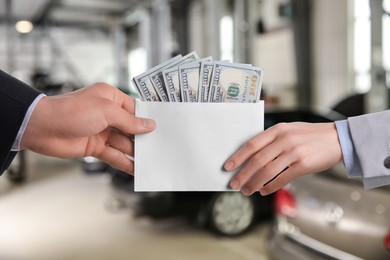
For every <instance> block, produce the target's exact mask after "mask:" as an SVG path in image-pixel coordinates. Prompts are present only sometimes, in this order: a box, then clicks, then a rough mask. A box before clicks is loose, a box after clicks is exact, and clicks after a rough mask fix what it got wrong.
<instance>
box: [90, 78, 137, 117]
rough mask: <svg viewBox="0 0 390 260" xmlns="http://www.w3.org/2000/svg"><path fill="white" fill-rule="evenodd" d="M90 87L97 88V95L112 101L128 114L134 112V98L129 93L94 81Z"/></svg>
mask: <svg viewBox="0 0 390 260" xmlns="http://www.w3.org/2000/svg"><path fill="white" fill-rule="evenodd" d="M92 87H95V88H96V89H97V92H98V96H100V97H103V98H106V99H109V100H111V101H114V102H115V103H117V104H119V105H120V106H121V107H122V108H123V109H125V110H126V111H127V112H129V113H130V114H134V112H135V100H134V99H133V98H132V97H130V96H129V95H127V94H125V93H123V92H122V91H121V90H119V89H118V88H116V87H113V86H111V85H108V84H106V83H96V84H94V85H93V86H92Z"/></svg>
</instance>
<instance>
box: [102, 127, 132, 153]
mask: <svg viewBox="0 0 390 260" xmlns="http://www.w3.org/2000/svg"><path fill="white" fill-rule="evenodd" d="M107 143H108V144H109V145H110V146H111V147H114V148H115V149H117V150H119V151H121V152H123V153H125V154H128V155H131V156H133V154H134V144H133V141H132V140H131V139H130V137H128V136H125V135H123V134H121V133H118V132H116V131H111V133H110V135H109V137H108V139H107Z"/></svg>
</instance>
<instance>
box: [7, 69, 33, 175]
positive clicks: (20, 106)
mask: <svg viewBox="0 0 390 260" xmlns="http://www.w3.org/2000/svg"><path fill="white" fill-rule="evenodd" d="M39 94H40V92H39V91H38V90H36V89H34V88H32V87H30V86H28V85H26V84H25V83H23V82H21V81H19V80H17V79H15V78H13V77H11V76H10V75H8V74H6V73H5V72H3V71H1V70H0V175H1V174H2V173H3V172H4V171H5V170H6V169H7V168H8V167H9V165H10V164H11V162H12V160H13V158H14V157H15V155H16V152H11V148H12V144H13V142H14V141H15V138H16V136H17V134H18V131H19V128H20V126H21V125H22V122H23V120H24V117H25V114H26V112H27V110H28V108H29V107H30V105H31V103H32V102H33V101H34V100H35V98H36V97H37V96H38V95H39Z"/></svg>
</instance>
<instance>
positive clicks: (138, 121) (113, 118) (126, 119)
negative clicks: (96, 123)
mask: <svg viewBox="0 0 390 260" xmlns="http://www.w3.org/2000/svg"><path fill="white" fill-rule="evenodd" d="M104 113H105V118H106V120H107V122H108V124H109V125H110V126H111V127H115V128H117V129H119V130H120V131H122V132H124V133H126V134H144V133H149V132H151V131H153V130H154V128H156V123H155V121H154V120H152V119H147V118H141V117H136V116H134V115H132V114H129V113H128V112H127V111H126V110H124V109H122V108H121V107H119V106H116V105H112V104H109V106H108V108H107V109H105V110H104Z"/></svg>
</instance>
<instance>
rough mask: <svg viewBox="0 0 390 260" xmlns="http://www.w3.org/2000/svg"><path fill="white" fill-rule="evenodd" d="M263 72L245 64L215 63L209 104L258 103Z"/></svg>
mask: <svg viewBox="0 0 390 260" xmlns="http://www.w3.org/2000/svg"><path fill="white" fill-rule="evenodd" d="M262 78H263V70H262V69H260V68H257V67H250V66H248V65H247V64H244V65H242V64H235V63H230V64H229V63H226V62H215V63H214V68H213V76H212V78H211V84H210V86H211V88H210V94H209V102H225V103H233V102H235V103H256V102H259V99H260V92H261V84H262Z"/></svg>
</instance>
